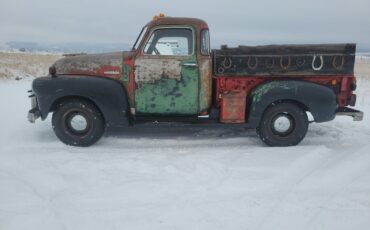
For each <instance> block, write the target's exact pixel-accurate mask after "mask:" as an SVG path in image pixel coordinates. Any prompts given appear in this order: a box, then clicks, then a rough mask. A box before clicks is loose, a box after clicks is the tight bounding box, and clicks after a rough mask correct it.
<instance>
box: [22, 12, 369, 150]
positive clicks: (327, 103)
mask: <svg viewBox="0 0 370 230" xmlns="http://www.w3.org/2000/svg"><path fill="white" fill-rule="evenodd" d="M355 50H356V45H355V44H321V45H270V46H254V47H253V46H238V47H235V48H229V47H227V46H225V45H223V46H221V48H220V49H214V50H211V48H210V35H209V29H208V25H207V23H206V22H204V21H203V20H200V19H194V18H176V17H165V16H164V15H159V16H155V17H154V18H153V20H152V21H150V22H149V23H148V24H147V25H145V26H144V27H143V29H142V30H141V32H140V34H139V36H138V38H137V40H136V42H135V44H134V45H133V48H132V50H131V51H127V52H117V53H105V54H80V55H68V56H66V57H64V58H62V59H60V60H58V61H57V62H55V64H53V65H52V66H51V67H50V69H49V73H50V74H49V76H46V77H39V78H36V79H35V80H34V81H33V83H32V90H30V91H29V92H30V97H31V102H32V108H31V110H30V111H29V114H28V119H29V121H30V122H35V120H36V119H37V118H39V117H41V119H42V120H44V119H46V117H47V116H48V114H49V113H50V112H52V113H53V116H52V126H53V129H54V131H55V134H56V135H57V136H58V138H59V139H60V140H61V141H62V142H64V143H65V144H68V145H74V146H90V145H92V144H94V143H95V142H97V141H98V140H99V139H100V138H101V136H102V135H103V133H104V131H105V130H106V129H107V128H111V127H127V126H129V125H135V124H138V123H140V122H143V121H145V122H148V121H149V122H150V121H172V122H174V121H178V122H191V123H196V122H199V123H201V124H204V123H205V124H207V123H216V124H219V125H225V124H234V125H239V126H245V127H248V128H253V129H256V130H257V134H258V135H259V137H260V138H261V140H262V141H263V142H264V143H266V144H267V145H269V146H291V145H297V144H298V143H299V142H300V141H301V140H302V139H303V138H304V137H305V135H306V132H307V129H308V124H309V122H325V121H330V120H333V119H334V118H335V116H336V115H349V116H352V117H353V118H354V120H362V117H363V113H362V112H361V111H357V110H355V109H353V108H349V107H348V106H354V105H355V103H356V95H355V94H353V91H354V90H355V89H356V79H355V76H354V62H355ZM309 113H310V114H311V115H310V116H311V117H312V120H311V121H309V119H308V115H307V114H309Z"/></svg>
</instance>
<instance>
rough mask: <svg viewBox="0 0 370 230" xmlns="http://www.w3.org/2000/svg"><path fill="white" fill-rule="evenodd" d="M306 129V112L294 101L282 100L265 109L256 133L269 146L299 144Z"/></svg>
mask: <svg viewBox="0 0 370 230" xmlns="http://www.w3.org/2000/svg"><path fill="white" fill-rule="evenodd" d="M307 130H308V118H307V114H306V112H305V111H304V110H303V109H302V108H300V107H299V106H298V105H296V104H294V103H289V102H283V103H279V104H273V105H271V106H270V107H268V108H267V109H266V111H265V113H264V114H263V116H262V119H261V122H260V124H259V127H258V128H257V133H258V135H259V137H260V138H261V140H262V141H263V142H264V143H266V144H267V145H269V146H291V145H297V144H299V143H300V142H301V141H302V140H303V138H304V137H305V136H306V133H307Z"/></svg>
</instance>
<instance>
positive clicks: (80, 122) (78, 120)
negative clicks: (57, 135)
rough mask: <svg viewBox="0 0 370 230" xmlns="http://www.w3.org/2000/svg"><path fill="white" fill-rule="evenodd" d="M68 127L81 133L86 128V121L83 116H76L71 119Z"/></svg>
mask: <svg viewBox="0 0 370 230" xmlns="http://www.w3.org/2000/svg"><path fill="white" fill-rule="evenodd" d="M70 125H71V128H72V129H74V130H75V131H77V132H82V131H84V130H86V128H87V120H86V118H85V117H84V116H82V115H80V114H76V115H74V116H73V117H71V121H70Z"/></svg>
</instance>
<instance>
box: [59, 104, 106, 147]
mask: <svg viewBox="0 0 370 230" xmlns="http://www.w3.org/2000/svg"><path fill="white" fill-rule="evenodd" d="M104 124H105V123H104V119H103V116H102V115H101V113H100V111H99V110H98V109H97V108H96V106H94V105H93V104H92V103H90V102H89V101H86V100H79V99H74V100H68V101H64V102H62V103H61V104H59V105H58V106H57V109H56V111H55V112H54V113H53V118H52V125H53V129H54V132H55V134H56V136H57V137H58V138H59V139H60V140H61V141H62V142H63V143H65V144H67V145H74V146H83V147H87V146H90V145H92V144H94V143H95V142H97V141H98V140H99V139H100V138H101V136H102V135H103V133H104V129H105V125H104Z"/></svg>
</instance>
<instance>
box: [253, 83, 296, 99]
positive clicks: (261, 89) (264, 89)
mask: <svg viewBox="0 0 370 230" xmlns="http://www.w3.org/2000/svg"><path fill="white" fill-rule="evenodd" d="M276 88H280V89H284V90H297V89H298V88H297V85H296V84H294V81H292V82H286V81H271V82H268V83H265V84H262V85H260V86H258V88H257V89H255V90H254V91H253V93H252V94H251V97H252V100H253V102H258V101H260V100H261V99H262V96H263V95H265V94H266V93H268V92H269V91H270V90H272V89H276Z"/></svg>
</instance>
